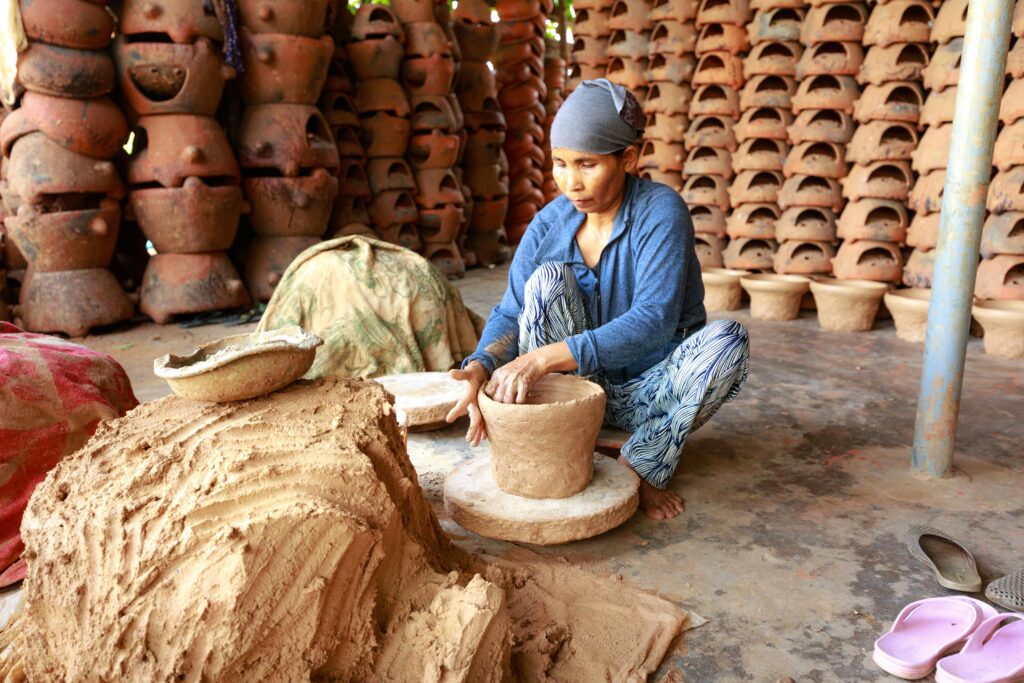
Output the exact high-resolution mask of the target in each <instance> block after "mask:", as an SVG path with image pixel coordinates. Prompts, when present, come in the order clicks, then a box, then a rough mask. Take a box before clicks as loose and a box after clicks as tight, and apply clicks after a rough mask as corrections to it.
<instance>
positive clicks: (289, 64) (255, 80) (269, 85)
mask: <svg viewBox="0 0 1024 683" xmlns="http://www.w3.org/2000/svg"><path fill="white" fill-rule="evenodd" d="M333 52H334V40H333V39H332V38H331V37H330V36H327V35H325V36H323V37H321V38H319V39H317V38H304V37H302V36H291V35H284V34H272V33H249V32H248V31H247V30H245V29H242V56H243V57H244V58H245V73H244V74H242V97H243V98H244V99H245V101H246V103H247V104H250V105H253V104H272V103H279V102H284V103H288V104H316V101H317V100H318V99H319V97H320V91H321V90H322V89H323V86H324V81H326V80H327V67H328V65H329V64H330V61H331V55H332V54H333Z"/></svg>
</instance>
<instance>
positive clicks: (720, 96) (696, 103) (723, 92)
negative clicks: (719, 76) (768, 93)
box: [668, 85, 740, 119]
mask: <svg viewBox="0 0 1024 683" xmlns="http://www.w3.org/2000/svg"><path fill="white" fill-rule="evenodd" d="M668 113H671V112H668ZM689 113H690V116H691V117H694V118H696V117H698V116H724V117H727V118H733V119H735V118H738V117H739V115H740V102H739V93H738V92H737V91H736V89H735V88H731V87H729V86H725V85H703V86H701V87H700V88H698V89H697V92H696V93H695V94H694V96H693V99H692V101H691V102H690V104H689Z"/></svg>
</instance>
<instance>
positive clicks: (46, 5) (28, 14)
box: [19, 0, 114, 50]
mask: <svg viewBox="0 0 1024 683" xmlns="http://www.w3.org/2000/svg"><path fill="white" fill-rule="evenodd" d="M19 4H20V5H21V21H22V24H23V25H24V28H25V35H27V36H28V37H29V38H30V39H31V40H33V41H41V42H44V43H49V44H50V45H59V46H61V47H70V48H75V49H76V50H102V49H103V48H105V47H107V46H108V45H110V39H111V36H112V35H113V34H114V17H113V15H112V14H111V13H109V12H108V11H107V9H106V7H104V6H103V4H99V3H95V2H87V1H86V0H48V1H46V2H31V1H26V2H22V3H19Z"/></svg>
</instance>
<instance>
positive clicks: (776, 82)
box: [740, 75, 797, 111]
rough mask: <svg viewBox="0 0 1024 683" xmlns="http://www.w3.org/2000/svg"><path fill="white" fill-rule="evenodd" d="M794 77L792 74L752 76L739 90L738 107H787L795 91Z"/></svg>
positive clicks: (744, 108) (745, 108)
mask: <svg viewBox="0 0 1024 683" xmlns="http://www.w3.org/2000/svg"><path fill="white" fill-rule="evenodd" d="M796 89H797V85H796V79H795V78H793V77H792V76H776V75H771V76H766V75H761V76H754V77H753V78H751V79H749V80H747V82H746V84H745V85H744V86H743V90H741V91H740V108H741V109H743V110H744V111H745V110H747V109H753V108H755V107H780V108H782V109H789V108H790V106H791V104H792V101H793V95H794V94H795V93H796Z"/></svg>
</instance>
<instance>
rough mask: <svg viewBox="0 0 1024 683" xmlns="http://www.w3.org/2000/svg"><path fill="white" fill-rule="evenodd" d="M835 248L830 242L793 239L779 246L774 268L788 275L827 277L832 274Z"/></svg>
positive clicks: (777, 271)
mask: <svg viewBox="0 0 1024 683" xmlns="http://www.w3.org/2000/svg"><path fill="white" fill-rule="evenodd" d="M834 255H835V247H834V246H832V244H830V243H829V242H811V241H805V240H798V239H791V240H788V241H786V242H783V243H782V244H781V245H779V250H778V251H777V252H775V259H774V261H773V266H774V268H775V272H776V273H785V274H787V275H827V274H828V273H831V272H832V263H831V259H832V257H833V256H834Z"/></svg>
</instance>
